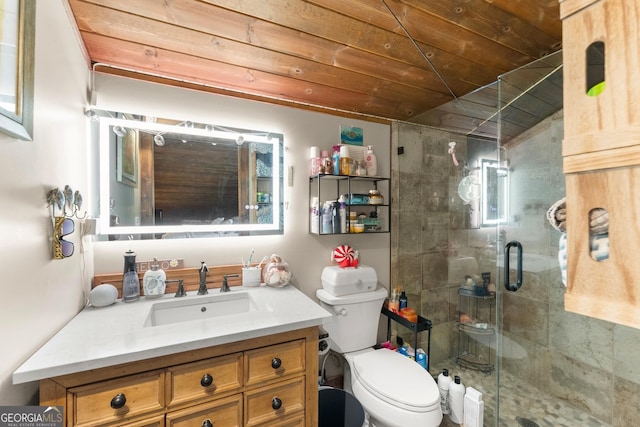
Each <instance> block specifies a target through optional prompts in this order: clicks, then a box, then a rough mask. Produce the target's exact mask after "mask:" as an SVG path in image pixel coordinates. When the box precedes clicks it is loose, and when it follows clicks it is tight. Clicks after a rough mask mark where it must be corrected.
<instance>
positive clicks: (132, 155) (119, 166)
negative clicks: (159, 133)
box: [116, 129, 139, 187]
mask: <svg viewBox="0 0 640 427" xmlns="http://www.w3.org/2000/svg"><path fill="white" fill-rule="evenodd" d="M138 138H139V133H138V130H137V129H126V133H125V134H124V136H118V137H117V139H116V170H117V174H116V178H117V180H118V182H121V183H123V184H126V185H128V186H130V187H136V186H137V185H138Z"/></svg>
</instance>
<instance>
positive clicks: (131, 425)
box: [116, 414, 165, 427]
mask: <svg viewBox="0 0 640 427" xmlns="http://www.w3.org/2000/svg"><path fill="white" fill-rule="evenodd" d="M116 425H119V424H116ZM120 425H121V424H120ZM164 426H165V423H164V414H162V415H156V416H154V417H151V418H145V419H143V420H140V421H133V422H131V421H127V427H164Z"/></svg>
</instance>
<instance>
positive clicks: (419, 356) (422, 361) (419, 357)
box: [416, 348, 427, 369]
mask: <svg viewBox="0 0 640 427" xmlns="http://www.w3.org/2000/svg"><path fill="white" fill-rule="evenodd" d="M416 362H418V364H419V365H420V366H422V367H423V368H424V369H427V353H425V352H424V350H423V349H421V348H419V349H417V350H416Z"/></svg>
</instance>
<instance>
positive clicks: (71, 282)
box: [0, 0, 390, 405]
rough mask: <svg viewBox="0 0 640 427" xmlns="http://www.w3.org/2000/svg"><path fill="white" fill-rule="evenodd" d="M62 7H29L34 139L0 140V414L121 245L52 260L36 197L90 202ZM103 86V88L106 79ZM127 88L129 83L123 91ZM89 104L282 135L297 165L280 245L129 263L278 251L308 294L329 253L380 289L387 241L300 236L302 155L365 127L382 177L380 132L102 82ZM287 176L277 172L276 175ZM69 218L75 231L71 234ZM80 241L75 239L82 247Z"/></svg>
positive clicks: (289, 160) (197, 242)
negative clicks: (14, 378) (346, 259)
mask: <svg viewBox="0 0 640 427" xmlns="http://www.w3.org/2000/svg"><path fill="white" fill-rule="evenodd" d="M63 3H64V2H63V0H46V1H39V2H38V3H37V25H36V61H35V62H36V65H35V67H36V69H35V107H34V108H35V131H34V140H33V141H32V142H24V141H17V140H14V139H11V138H8V137H5V136H4V135H2V134H1V133H0V177H1V178H2V179H0V206H2V209H1V210H0V212H1V213H0V217H1V218H2V220H1V221H0V232H1V233H2V234H1V235H2V237H3V241H4V244H3V245H2V246H1V248H0V256H1V259H2V271H3V277H2V279H3V280H2V281H1V282H0V293H1V294H2V298H0V316H1V317H0V319H1V320H2V326H1V327H0V342H2V343H3V357H2V361H3V363H2V366H0V405H22V404H27V403H29V404H36V403H37V384H35V383H33V384H25V385H18V386H14V385H12V382H11V374H12V372H13V371H14V370H15V369H16V368H17V367H18V366H19V365H20V364H21V363H22V362H23V361H24V360H26V359H27V358H28V357H29V355H30V354H32V353H33V352H34V351H35V350H37V348H38V347H39V346H40V345H42V344H43V343H44V342H45V341H46V340H47V339H48V338H49V337H51V336H52V335H53V334H55V332H56V331H57V330H59V329H60V328H61V327H62V326H64V324H65V323H66V322H67V321H68V320H69V319H71V318H72V317H73V316H74V315H75V314H76V313H77V312H78V311H79V310H80V309H81V308H82V306H83V304H84V301H85V300H86V292H87V291H88V290H89V287H90V279H91V277H92V276H93V274H94V265H95V273H106V272H119V271H121V269H122V263H123V260H122V254H123V253H124V252H125V250H126V249H127V248H128V247H129V244H128V243H127V242H96V243H95V244H92V242H90V241H85V242H84V243H85V244H84V245H83V248H81V245H80V243H81V242H80V239H79V238H78V235H79V233H78V232H76V233H74V234H73V235H72V236H71V240H72V241H73V242H74V243H75V247H76V251H75V254H74V255H73V256H72V257H70V258H67V259H64V260H60V261H56V260H52V257H51V250H50V246H51V241H50V238H49V236H50V234H51V223H50V219H49V210H48V209H47V207H46V202H45V193H46V192H47V191H48V190H49V189H50V188H52V187H54V186H59V187H63V186H64V185H65V184H69V185H71V186H72V187H73V189H74V190H76V189H77V190H80V191H81V192H83V194H84V195H85V199H86V201H87V204H88V205H95V198H96V197H97V194H96V193H95V185H96V175H95V167H94V166H95V161H96V160H95V153H93V152H92V151H91V149H90V148H89V147H90V146H91V144H90V143H89V141H90V137H89V126H88V120H87V119H86V118H85V117H84V116H83V109H84V107H85V105H86V99H87V98H86V92H87V88H88V87H89V85H90V83H89V82H90V78H89V76H90V73H89V70H88V66H87V64H86V63H85V62H84V59H83V56H82V54H81V50H80V48H79V46H78V43H77V40H76V35H75V34H74V31H73V30H72V26H71V24H70V21H69V18H68V16H67V15H66V11H65V6H64V5H63ZM109 81H110V82H111V83H108V82H109ZM131 84H134V86H131ZM98 90H99V92H100V93H99V95H98V105H99V106H103V107H108V108H114V109H116V110H121V111H124V110H127V109H128V107H129V108H130V111H132V112H143V113H149V114H152V113H153V112H154V111H155V112H156V115H158V116H167V117H169V116H170V117H174V118H180V117H183V118H188V119H190V120H202V121H205V120H204V119H205V118H206V119H207V120H206V121H211V122H215V123H219V124H226V125H227V126H238V127H250V128H257V129H267V130H270V129H273V130H274V131H278V132H281V133H283V134H284V135H285V147H286V151H285V154H284V155H285V164H286V165H293V166H294V168H295V174H294V183H293V186H292V187H287V186H285V196H284V201H285V215H284V217H285V232H284V235H282V236H265V237H229V238H221V239H191V240H170V241H144V242H135V243H133V248H134V249H135V250H136V252H137V254H138V259H139V260H144V259H152V258H153V257H154V256H157V257H159V258H170V257H180V258H184V260H185V264H186V265H187V266H197V265H198V264H199V262H200V261H202V260H204V261H206V262H207V263H208V264H209V265H216V264H228V263H238V262H239V261H240V258H241V257H242V256H245V257H246V255H247V254H248V253H249V251H250V249H251V248H255V250H256V254H257V255H256V256H260V255H262V254H271V253H274V252H275V253H279V254H280V255H282V256H283V257H284V258H285V259H286V260H287V261H288V262H289V264H290V265H291V269H292V271H293V273H294V275H295V277H296V279H297V282H298V284H299V287H300V288H301V289H302V290H303V291H304V292H305V293H306V294H307V295H309V296H313V295H314V292H315V289H317V288H319V287H320V286H321V284H320V274H321V271H322V268H323V267H324V266H325V265H326V264H327V263H328V259H329V254H330V252H331V250H332V249H333V248H334V247H335V246H337V245H338V244H342V243H346V244H350V245H351V246H353V247H354V248H356V249H358V250H359V251H360V254H361V260H362V262H363V263H365V264H368V265H372V266H374V267H375V268H376V269H377V271H378V276H379V279H380V281H381V283H382V284H383V285H384V286H386V287H388V286H389V280H390V279H389V276H390V271H389V269H390V259H389V246H390V237H389V235H388V234H377V235H358V236H346V237H342V236H312V235H310V234H308V231H307V228H308V179H307V176H306V175H307V159H308V153H309V147H310V146H312V145H318V146H320V147H327V148H328V147H330V146H331V145H333V144H335V143H337V142H338V141H339V136H338V135H339V131H338V128H339V125H341V124H348V125H355V126H360V127H362V128H364V137H365V141H366V143H367V144H372V145H374V147H375V150H376V153H377V155H378V162H379V166H378V167H379V173H380V174H381V175H388V174H389V173H390V167H389V153H390V127H389V126H386V125H381V124H375V123H369V122H364V121H358V120H349V119H342V118H338V117H334V116H331V115H326V114H319V113H313V112H308V111H302V110H298V109H291V108H287V107H281V106H275V105H269V104H263V103H257V102H251V101H244V100H238V99H233V98H227V97H221V96H214V95H209V94H204V93H200V92H195V91H189V90H180V91H178V90H176V89H171V88H166V87H160V86H156V85H149V84H139V83H136V82H133V81H128V80H127V79H117V78H107V79H104V80H101V81H100V85H99V87H98ZM285 169H286V168H285ZM78 223H79V221H76V228H79V224H78ZM86 239H87V238H85V240H86Z"/></svg>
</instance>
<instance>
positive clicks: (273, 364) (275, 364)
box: [271, 357, 282, 369]
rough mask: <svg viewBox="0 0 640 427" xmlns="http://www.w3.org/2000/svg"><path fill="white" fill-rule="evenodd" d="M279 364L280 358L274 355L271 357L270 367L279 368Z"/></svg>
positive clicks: (280, 363) (280, 362) (280, 364)
mask: <svg viewBox="0 0 640 427" xmlns="http://www.w3.org/2000/svg"><path fill="white" fill-rule="evenodd" d="M280 366H282V360H280V358H278V357H274V358H273V359H271V367H272V368H273V369H278V368H280Z"/></svg>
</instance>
